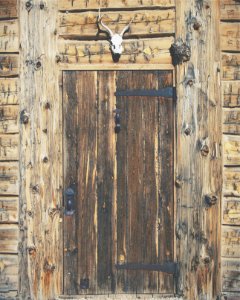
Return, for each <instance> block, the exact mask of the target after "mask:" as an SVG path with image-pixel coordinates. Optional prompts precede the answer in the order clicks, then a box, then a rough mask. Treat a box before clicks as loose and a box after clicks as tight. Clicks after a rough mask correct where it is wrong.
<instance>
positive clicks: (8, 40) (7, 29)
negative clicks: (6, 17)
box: [0, 20, 19, 52]
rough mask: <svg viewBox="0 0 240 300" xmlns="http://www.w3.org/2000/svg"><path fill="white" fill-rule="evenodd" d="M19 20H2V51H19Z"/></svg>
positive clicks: (0, 25)
mask: <svg viewBox="0 0 240 300" xmlns="http://www.w3.org/2000/svg"><path fill="white" fill-rule="evenodd" d="M18 39H19V33H18V20H10V21H0V52H18V50H19V45H18Z"/></svg>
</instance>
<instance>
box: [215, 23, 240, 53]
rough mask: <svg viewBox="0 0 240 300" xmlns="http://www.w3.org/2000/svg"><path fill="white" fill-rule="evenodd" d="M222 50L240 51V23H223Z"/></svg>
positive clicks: (221, 29) (221, 26) (221, 28)
mask: <svg viewBox="0 0 240 300" xmlns="http://www.w3.org/2000/svg"><path fill="white" fill-rule="evenodd" d="M220 33H221V37H220V38H221V50H222V51H239V50H240V23H221V25H220Z"/></svg>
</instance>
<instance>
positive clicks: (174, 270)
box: [115, 262, 179, 276]
mask: <svg viewBox="0 0 240 300" xmlns="http://www.w3.org/2000/svg"><path fill="white" fill-rule="evenodd" d="M115 266H116V269H117V270H139V271H142V270H145V271H158V272H163V273H168V274H173V275H175V276H176V275H177V274H178V272H179V264H178V263H176V262H165V263H161V264H140V263H126V264H116V265H115Z"/></svg>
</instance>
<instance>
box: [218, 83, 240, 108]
mask: <svg viewBox="0 0 240 300" xmlns="http://www.w3.org/2000/svg"><path fill="white" fill-rule="evenodd" d="M222 101H223V106H224V107H240V81H231V82H228V81H223V82H222Z"/></svg>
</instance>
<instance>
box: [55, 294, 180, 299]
mask: <svg viewBox="0 0 240 300" xmlns="http://www.w3.org/2000/svg"><path fill="white" fill-rule="evenodd" d="M62 299H67V300H85V299H97V300H112V299H113V300H125V299H126V300H131V299H141V300H145V299H147V300H150V299H152V300H154V299H156V300H182V299H183V298H182V297H177V296H173V295H169V294H167V295H166V294H108V295H107V294H106V295H72V296H68V295H61V296H59V297H58V298H57V299H56V300H62Z"/></svg>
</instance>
